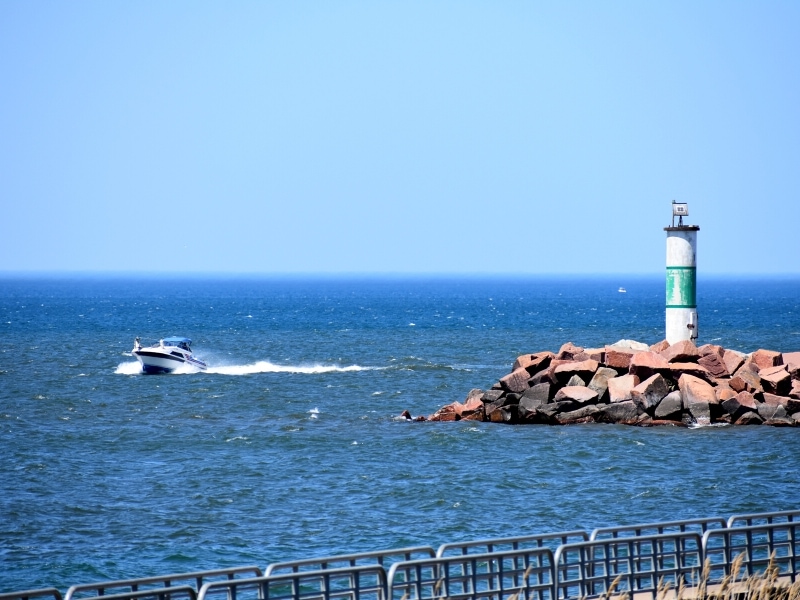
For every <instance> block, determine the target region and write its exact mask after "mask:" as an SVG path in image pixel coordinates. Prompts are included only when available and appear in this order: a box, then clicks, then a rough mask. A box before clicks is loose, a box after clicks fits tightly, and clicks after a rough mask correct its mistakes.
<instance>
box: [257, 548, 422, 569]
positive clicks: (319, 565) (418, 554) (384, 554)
mask: <svg viewBox="0 0 800 600" xmlns="http://www.w3.org/2000/svg"><path fill="white" fill-rule="evenodd" d="M434 556H436V553H435V552H434V550H433V548H431V547H430V546H413V547H410V548H399V549H394V550H380V551H377V552H361V553H358V554H339V555H335V556H326V557H322V558H307V559H301V560H290V561H285V562H277V563H272V564H270V565H268V566H267V568H266V569H265V570H264V575H265V576H268V575H273V574H278V573H297V572H299V571H321V570H324V569H341V568H344V567H356V566H359V565H376V564H377V565H381V566H382V567H385V568H387V569H388V568H389V567H390V566H391V565H392V564H393V563H396V562H400V561H409V560H415V559H419V558H433V557H434Z"/></svg>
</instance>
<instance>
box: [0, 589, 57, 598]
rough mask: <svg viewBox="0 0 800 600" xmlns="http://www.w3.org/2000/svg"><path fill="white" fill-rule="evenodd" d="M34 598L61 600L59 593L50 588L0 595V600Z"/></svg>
mask: <svg viewBox="0 0 800 600" xmlns="http://www.w3.org/2000/svg"><path fill="white" fill-rule="evenodd" d="M34 598H52V599H53V600H62V597H61V592H59V591H58V590H57V589H56V588H52V587H51V588H40V589H38V590H23V591H21V592H8V593H5V594H0V600H33V599H34Z"/></svg>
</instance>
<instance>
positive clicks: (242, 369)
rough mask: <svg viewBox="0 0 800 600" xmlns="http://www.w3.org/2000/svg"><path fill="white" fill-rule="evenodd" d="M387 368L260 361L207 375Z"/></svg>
mask: <svg viewBox="0 0 800 600" xmlns="http://www.w3.org/2000/svg"><path fill="white" fill-rule="evenodd" d="M384 368H385V367H361V366H359V365H350V366H347V367H340V366H338V365H319V364H317V365H276V364H274V363H271V362H269V361H266V360H260V361H258V362H255V363H253V364H250V365H231V366H224V367H212V368H209V369H208V371H206V373H215V374H217V375H255V374H256V373H298V374H302V375H317V374H320V373H352V372H355V371H379V370H381V369H384Z"/></svg>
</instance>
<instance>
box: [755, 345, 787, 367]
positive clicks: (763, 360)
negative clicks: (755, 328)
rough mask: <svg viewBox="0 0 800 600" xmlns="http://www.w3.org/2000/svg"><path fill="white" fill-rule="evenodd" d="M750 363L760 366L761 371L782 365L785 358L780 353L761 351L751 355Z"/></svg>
mask: <svg viewBox="0 0 800 600" xmlns="http://www.w3.org/2000/svg"><path fill="white" fill-rule="evenodd" d="M750 361H752V362H753V363H755V364H756V365H758V368H759V370H761V369H766V368H768V367H777V366H779V365H782V364H783V357H782V356H781V353H780V352H775V351H773V350H764V349H759V350H756V351H755V352H753V353H752V354H751V355H750Z"/></svg>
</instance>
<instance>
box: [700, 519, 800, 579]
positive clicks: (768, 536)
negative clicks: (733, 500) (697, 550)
mask: <svg viewBox="0 0 800 600" xmlns="http://www.w3.org/2000/svg"><path fill="white" fill-rule="evenodd" d="M798 536H800V521H793V522H784V523H769V524H763V525H749V526H746V527H732V528H729V529H719V530H716V529H715V530H709V531H706V532H705V533H704V534H703V554H704V557H705V560H706V561H707V562H708V568H709V574H708V577H709V579H710V580H712V581H720V580H722V579H723V578H724V577H726V576H729V575H732V576H733V577H735V578H736V580H738V581H741V580H742V579H744V578H745V577H749V576H752V575H757V574H761V573H764V572H765V571H766V570H767V569H768V568H774V569H776V570H777V572H776V575H777V576H779V577H788V578H789V580H790V581H791V582H794V581H797V580H798V579H799V578H800V573H798V567H800V537H798ZM734 570H735V571H736V572H734Z"/></svg>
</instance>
